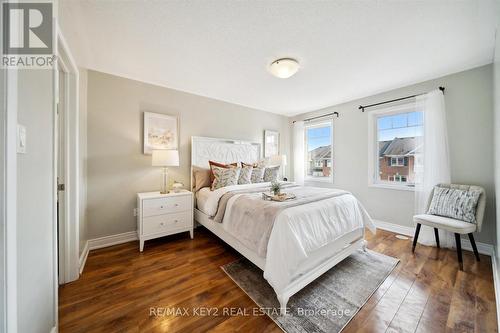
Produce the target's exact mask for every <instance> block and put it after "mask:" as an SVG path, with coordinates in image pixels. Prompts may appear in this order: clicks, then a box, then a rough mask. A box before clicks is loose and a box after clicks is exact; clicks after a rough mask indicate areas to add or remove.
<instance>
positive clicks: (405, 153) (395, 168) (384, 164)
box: [378, 137, 419, 184]
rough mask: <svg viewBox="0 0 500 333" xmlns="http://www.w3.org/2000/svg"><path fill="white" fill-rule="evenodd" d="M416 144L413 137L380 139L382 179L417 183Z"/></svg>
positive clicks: (380, 175)
mask: <svg viewBox="0 0 500 333" xmlns="http://www.w3.org/2000/svg"><path fill="white" fill-rule="evenodd" d="M416 145H417V142H416V139H415V138H413V137H411V138H394V139H393V140H389V141H379V170H378V171H379V177H380V178H379V179H380V181H387V182H401V183H410V184H411V183H415V171H414V170H415V156H416V155H417V154H418V150H419V149H418V147H417V148H416Z"/></svg>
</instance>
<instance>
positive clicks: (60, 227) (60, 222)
mask: <svg viewBox="0 0 500 333" xmlns="http://www.w3.org/2000/svg"><path fill="white" fill-rule="evenodd" d="M58 70H59V72H58V97H59V101H58V103H57V112H56V126H57V130H56V133H57V144H56V149H57V151H56V156H57V157H56V159H57V238H58V239H57V244H58V251H57V252H58V260H57V262H58V267H57V268H58V276H59V284H63V283H65V280H64V270H65V266H64V264H65V262H64V261H65V260H64V258H65V252H64V251H65V243H66V242H65V235H66V233H65V228H64V227H65V223H64V222H65V217H66V214H65V212H66V207H65V205H64V203H65V195H66V194H65V193H66V192H65V183H66V179H65V174H66V153H65V147H66V143H65V138H66V135H65V131H66V126H65V124H66V122H65V119H66V96H67V73H66V72H65V71H64V70H63V69H62V67H61V66H59V68H58Z"/></svg>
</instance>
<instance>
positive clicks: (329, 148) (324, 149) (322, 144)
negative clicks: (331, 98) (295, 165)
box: [304, 120, 333, 181]
mask: <svg viewBox="0 0 500 333" xmlns="http://www.w3.org/2000/svg"><path fill="white" fill-rule="evenodd" d="M304 131H305V140H306V144H305V146H306V156H305V159H306V161H305V166H306V167H305V173H306V174H305V179H306V180H309V181H332V180H333V128H332V121H331V120H328V121H322V122H314V123H309V124H306V125H305V129H304Z"/></svg>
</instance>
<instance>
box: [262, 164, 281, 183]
mask: <svg viewBox="0 0 500 333" xmlns="http://www.w3.org/2000/svg"><path fill="white" fill-rule="evenodd" d="M279 172H280V166H279V165H277V166H273V167H269V168H266V169H265V171H264V181H265V182H275V181H277V180H278V174H279Z"/></svg>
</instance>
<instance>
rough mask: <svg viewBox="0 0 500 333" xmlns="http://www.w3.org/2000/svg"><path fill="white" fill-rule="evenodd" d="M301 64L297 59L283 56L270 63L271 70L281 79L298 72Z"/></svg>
mask: <svg viewBox="0 0 500 333" xmlns="http://www.w3.org/2000/svg"><path fill="white" fill-rule="evenodd" d="M299 68H300V65H299V63H298V62H297V60H295V59H291V58H282V59H278V60H275V61H273V62H272V63H271V65H269V72H271V74H273V75H274V76H276V77H279V78H281V79H287V78H289V77H290V76H292V75H294V74H295V73H297V71H298V70H299Z"/></svg>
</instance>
